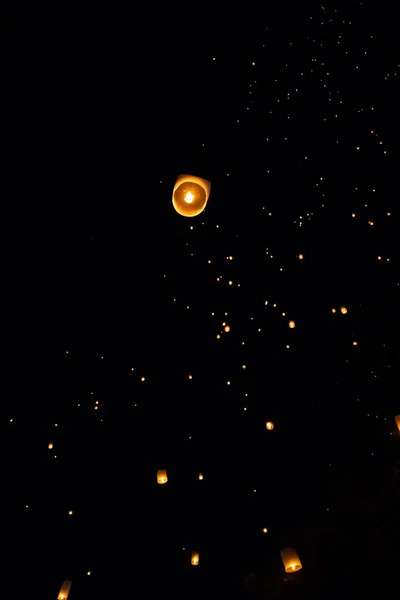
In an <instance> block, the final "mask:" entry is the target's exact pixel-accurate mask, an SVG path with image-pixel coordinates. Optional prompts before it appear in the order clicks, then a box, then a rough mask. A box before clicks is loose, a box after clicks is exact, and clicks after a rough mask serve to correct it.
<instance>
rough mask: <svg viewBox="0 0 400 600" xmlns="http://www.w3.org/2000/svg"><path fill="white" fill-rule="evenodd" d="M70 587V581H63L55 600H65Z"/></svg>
mask: <svg viewBox="0 0 400 600" xmlns="http://www.w3.org/2000/svg"><path fill="white" fill-rule="evenodd" d="M71 585H72V582H71V581H64V583H63V584H62V586H61V590H60V593H59V594H58V596H57V600H67V598H68V596H69V592H70V589H71Z"/></svg>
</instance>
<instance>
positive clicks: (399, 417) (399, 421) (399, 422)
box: [395, 415, 400, 431]
mask: <svg viewBox="0 0 400 600" xmlns="http://www.w3.org/2000/svg"><path fill="white" fill-rule="evenodd" d="M395 419H396V425H397V429H398V430H399V431H400V415H396V416H395Z"/></svg>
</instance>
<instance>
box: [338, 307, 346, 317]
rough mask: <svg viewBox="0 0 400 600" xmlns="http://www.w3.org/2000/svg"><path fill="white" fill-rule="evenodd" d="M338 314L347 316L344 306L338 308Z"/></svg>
mask: <svg viewBox="0 0 400 600" xmlns="http://www.w3.org/2000/svg"><path fill="white" fill-rule="evenodd" d="M340 312H341V313H342V315H346V314H347V308H346V307H345V306H341V307H340Z"/></svg>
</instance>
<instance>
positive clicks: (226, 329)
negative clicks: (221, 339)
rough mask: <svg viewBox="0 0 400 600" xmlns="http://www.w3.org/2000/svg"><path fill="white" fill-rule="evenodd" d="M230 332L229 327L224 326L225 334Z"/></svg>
mask: <svg viewBox="0 0 400 600" xmlns="http://www.w3.org/2000/svg"><path fill="white" fill-rule="evenodd" d="M230 330H231V328H230V327H229V325H226V326H225V333H229V332H230Z"/></svg>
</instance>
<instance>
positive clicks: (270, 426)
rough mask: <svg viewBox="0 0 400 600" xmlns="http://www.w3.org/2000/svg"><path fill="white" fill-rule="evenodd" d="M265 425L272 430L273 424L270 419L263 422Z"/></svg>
mask: <svg viewBox="0 0 400 600" xmlns="http://www.w3.org/2000/svg"><path fill="white" fill-rule="evenodd" d="M265 427H266V429H268V431H272V430H273V428H274V427H275V425H274V424H273V422H272V421H267V422H266V423H265Z"/></svg>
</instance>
